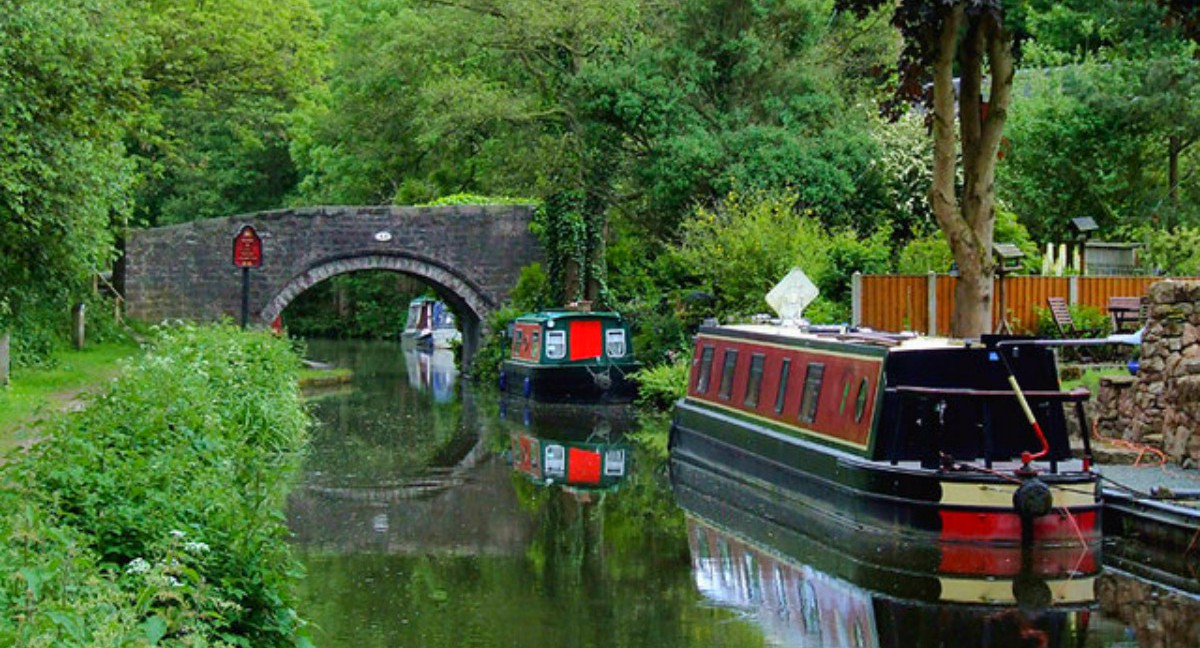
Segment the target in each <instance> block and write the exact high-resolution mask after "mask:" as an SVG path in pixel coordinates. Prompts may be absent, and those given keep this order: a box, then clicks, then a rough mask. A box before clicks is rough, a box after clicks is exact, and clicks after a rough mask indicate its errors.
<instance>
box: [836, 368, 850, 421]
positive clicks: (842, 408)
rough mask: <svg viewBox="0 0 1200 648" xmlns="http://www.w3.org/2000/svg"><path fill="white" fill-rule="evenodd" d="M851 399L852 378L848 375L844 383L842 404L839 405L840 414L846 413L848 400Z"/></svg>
mask: <svg viewBox="0 0 1200 648" xmlns="http://www.w3.org/2000/svg"><path fill="white" fill-rule="evenodd" d="M848 400H850V378H849V377H848V376H847V377H846V382H844V383H842V404H841V406H840V407H838V416H841V415H843V414H845V413H846V401H848Z"/></svg>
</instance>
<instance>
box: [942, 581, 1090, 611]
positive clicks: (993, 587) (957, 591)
mask: <svg viewBox="0 0 1200 648" xmlns="http://www.w3.org/2000/svg"><path fill="white" fill-rule="evenodd" d="M938 581H939V582H940V583H941V585H942V595H941V599H942V600H943V601H949V602H954V603H986V604H1012V603H1016V602H1017V597H1016V596H1014V595H1013V582H1012V581H1011V580H992V581H989V580H979V579H970V578H947V577H942V578H938ZM1046 585H1047V586H1048V587H1049V588H1050V595H1051V597H1052V600H1053V602H1054V603H1056V604H1059V605H1062V604H1068V603H1091V602H1093V601H1095V600H1096V577H1095V576H1088V577H1085V578H1065V579H1059V580H1048V581H1046Z"/></svg>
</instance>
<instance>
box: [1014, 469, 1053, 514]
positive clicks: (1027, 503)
mask: <svg viewBox="0 0 1200 648" xmlns="http://www.w3.org/2000/svg"><path fill="white" fill-rule="evenodd" d="M1013 508H1014V509H1016V511H1017V514H1018V515H1020V516H1021V518H1022V519H1026V520H1032V519H1033V518H1036V517H1041V516H1043V515H1045V514H1047V513H1049V512H1050V510H1051V509H1052V508H1054V494H1053V493H1051V492H1050V487H1049V486H1047V485H1046V482H1044V481H1042V480H1040V479H1038V478H1036V477H1035V478H1032V479H1026V480H1025V481H1024V482H1022V483H1021V486H1020V487H1018V488H1017V492H1015V493H1013Z"/></svg>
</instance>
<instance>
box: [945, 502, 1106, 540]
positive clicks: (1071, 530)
mask: <svg viewBox="0 0 1200 648" xmlns="http://www.w3.org/2000/svg"><path fill="white" fill-rule="evenodd" d="M940 515H941V517H942V534H941V539H942V540H946V541H951V542H963V541H976V542H998V541H1014V542H1019V541H1020V540H1021V517H1020V516H1019V515H1017V514H1016V513H1012V512H988V511H982V512H981V511H945V510H943V511H941V512H940ZM1072 515H1074V517H1075V524H1071V520H1070V518H1068V517H1067V516H1066V515H1065V514H1063V513H1062V512H1061V511H1057V510H1056V511H1053V512H1051V513H1050V514H1049V515H1043V516H1042V517H1040V518H1037V519H1036V520H1034V522H1033V539H1034V542H1069V541H1078V540H1079V534H1083V538H1084V540H1087V541H1089V542H1090V541H1092V540H1096V539H1098V538H1099V537H1100V531H1099V529H1097V528H1096V512H1095V511H1080V512H1076V513H1073V514H1072ZM1076 524H1077V525H1078V526H1079V531H1078V532H1076V530H1075V525H1076Z"/></svg>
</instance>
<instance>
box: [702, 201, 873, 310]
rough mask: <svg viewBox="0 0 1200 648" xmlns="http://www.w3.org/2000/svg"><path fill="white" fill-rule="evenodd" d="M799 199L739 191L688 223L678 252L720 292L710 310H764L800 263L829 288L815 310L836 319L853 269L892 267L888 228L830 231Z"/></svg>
mask: <svg viewBox="0 0 1200 648" xmlns="http://www.w3.org/2000/svg"><path fill="white" fill-rule="evenodd" d="M796 204H797V199H796V196H795V194H790V193H785V194H753V195H749V196H743V195H740V194H736V193H735V194H730V195H729V196H727V197H726V199H725V201H724V202H722V203H721V205H720V206H718V208H717V209H713V210H710V209H705V208H700V209H697V210H696V212H695V213H694V215H693V216H692V217H691V218H690V219H689V220H688V221H687V222H685V223H684V224H683V243H682V246H681V248H680V249H679V251H678V254H679V255H680V256H681V258H682V259H683V261H684V264H685V265H687V266H689V267H691V268H693V269H694V271H695V272H696V275H697V277H698V278H699V280H700V282H701V285H700V287H701V288H702V289H704V290H706V291H707V292H708V293H710V294H711V295H713V297H714V301H713V304H712V311H711V313H710V314H713V315H719V316H721V317H731V316H732V317H737V316H742V317H745V316H749V315H753V314H755V313H762V312H765V311H766V310H767V304H766V302H765V301H764V297H765V296H766V294H767V292H768V291H770V289H771V288H772V287H773V286H774V285H775V284H776V283H778V281H779V280H780V279H782V278H783V277H784V275H786V274H787V273H788V271H789V270H790V269H791V268H792V267H799V268H801V269H802V270H804V272H805V273H806V274H807V275H808V276H809V278H810V279H812V280H813V283H815V284H817V286H818V287H819V288H821V290H822V292H823V293H824V295H823V296H822V297H821V298H819V299H818V302H817V304H815V305H814V308H813V313H812V315H811V317H812V318H813V319H814V320H815V321H821V320H829V319H836V318H837V317H838V316H839V314H840V311H841V310H842V309H841V308H839V307H838V306H836V305H837V304H841V305H842V306H845V305H847V304H844V303H842V302H837V301H834V300H835V299H846V298H848V291H847V290H846V286H848V283H849V277H850V274H852V273H853V272H854V271H856V270H857V271H867V272H879V271H883V270H886V269H887V262H888V256H889V254H890V251H889V241H890V238H889V234H888V232H886V230H882V229H881V230H877V231H876V232H875V233H873V234H872V235H871V236H869V237H866V238H862V237H859V236H858V235H856V234H855V233H854V232H853V231H851V230H835V231H834V232H830V231H828V230H826V228H825V227H824V226H823V225H821V222H820V220H818V219H817V218H816V216H815V214H813V213H812V211H811V210H800V209H797V208H796ZM847 301H848V299H847ZM818 318H819V319H818Z"/></svg>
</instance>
